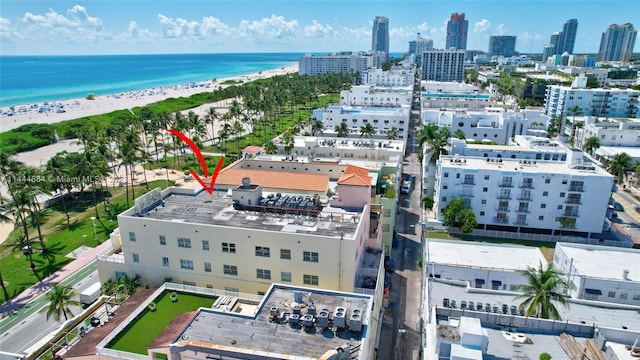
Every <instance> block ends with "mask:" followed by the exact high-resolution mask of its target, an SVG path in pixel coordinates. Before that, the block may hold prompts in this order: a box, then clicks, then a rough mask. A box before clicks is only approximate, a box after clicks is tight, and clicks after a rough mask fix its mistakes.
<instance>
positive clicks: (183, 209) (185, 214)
mask: <svg viewBox="0 0 640 360" xmlns="http://www.w3.org/2000/svg"><path fill="white" fill-rule="evenodd" d="M120 216H128V217H140V218H143V219H150V220H162V221H169V222H176V223H185V224H198V225H204V226H225V227H235V228H243V229H257V230H266V231H277V232H285V233H297V234H307V235H318V236H330V237H340V236H341V234H344V235H343V236H344V238H345V239H353V238H354V236H355V232H356V228H357V226H358V224H359V223H360V219H361V218H362V212H348V211H345V210H344V209H341V208H335V207H329V206H326V207H324V209H323V211H322V212H321V213H319V214H318V216H315V217H314V216H306V215H293V214H275V213H272V212H256V211H245V210H235V209H234V208H233V204H232V199H231V197H228V196H227V191H223V192H219V191H214V192H213V193H212V194H211V195H210V194H209V193H207V192H206V191H204V190H203V189H199V190H191V189H176V188H170V189H168V190H165V191H164V192H163V194H162V201H155V202H154V203H152V204H150V205H149V206H147V207H146V208H145V209H144V211H143V214H136V208H135V207H134V208H131V209H128V210H127V211H125V212H123V213H122V214H121V215H120ZM354 218H355V221H354Z"/></svg>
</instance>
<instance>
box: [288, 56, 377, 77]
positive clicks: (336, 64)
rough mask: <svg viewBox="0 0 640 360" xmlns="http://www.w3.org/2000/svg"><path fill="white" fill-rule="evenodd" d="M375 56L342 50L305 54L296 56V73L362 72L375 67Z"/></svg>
mask: <svg viewBox="0 0 640 360" xmlns="http://www.w3.org/2000/svg"><path fill="white" fill-rule="evenodd" d="M375 66H376V57H375V56H374V55H373V54H368V53H362V52H360V53H356V54H354V53H352V52H342V53H334V54H327V55H311V54H306V55H305V56H301V57H300V58H298V74H300V75H320V74H328V73H350V72H352V71H353V72H356V73H359V74H361V75H362V74H363V73H364V72H365V70H367V69H370V68H375Z"/></svg>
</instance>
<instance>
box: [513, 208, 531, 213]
mask: <svg viewBox="0 0 640 360" xmlns="http://www.w3.org/2000/svg"><path fill="white" fill-rule="evenodd" d="M516 212H517V213H521V214H528V213H529V208H523V207H519V208H517V209H516Z"/></svg>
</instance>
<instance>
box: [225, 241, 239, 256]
mask: <svg viewBox="0 0 640 360" xmlns="http://www.w3.org/2000/svg"><path fill="white" fill-rule="evenodd" d="M222 252H224V253H231V254H235V253H236V244H232V243H225V242H223V243H222Z"/></svg>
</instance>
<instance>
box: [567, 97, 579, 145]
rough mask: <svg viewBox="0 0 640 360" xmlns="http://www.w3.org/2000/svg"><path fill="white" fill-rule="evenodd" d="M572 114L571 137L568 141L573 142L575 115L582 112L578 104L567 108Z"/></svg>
mask: <svg viewBox="0 0 640 360" xmlns="http://www.w3.org/2000/svg"><path fill="white" fill-rule="evenodd" d="M567 111H569V112H570V113H571V114H572V115H573V119H572V120H571V139H570V140H569V141H571V142H573V138H574V136H575V135H576V115H580V114H582V108H581V107H580V106H578V105H576V106H572V107H570V108H569V109H567Z"/></svg>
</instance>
